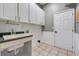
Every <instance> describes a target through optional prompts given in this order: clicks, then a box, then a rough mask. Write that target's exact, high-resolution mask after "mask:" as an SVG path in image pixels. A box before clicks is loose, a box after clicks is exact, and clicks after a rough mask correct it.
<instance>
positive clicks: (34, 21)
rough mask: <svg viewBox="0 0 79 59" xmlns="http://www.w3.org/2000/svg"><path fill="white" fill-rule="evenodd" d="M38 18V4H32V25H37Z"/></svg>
mask: <svg viewBox="0 0 79 59" xmlns="http://www.w3.org/2000/svg"><path fill="white" fill-rule="evenodd" d="M36 17H37V12H36V4H34V3H31V4H30V22H31V23H32V24H36V23H37V22H36V21H37V20H36Z"/></svg>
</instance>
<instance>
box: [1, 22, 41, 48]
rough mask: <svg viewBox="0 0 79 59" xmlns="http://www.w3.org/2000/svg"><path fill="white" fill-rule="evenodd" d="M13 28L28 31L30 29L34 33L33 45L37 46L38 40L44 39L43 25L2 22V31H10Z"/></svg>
mask: <svg viewBox="0 0 79 59" xmlns="http://www.w3.org/2000/svg"><path fill="white" fill-rule="evenodd" d="M12 29H14V30H15V31H26V30H29V31H30V33H32V34H33V40H32V46H33V47H34V46H37V45H38V43H37V40H41V39H42V37H41V36H42V31H41V26H37V25H30V24H20V25H12V24H3V23H0V33H1V32H10V31H11V30H12Z"/></svg>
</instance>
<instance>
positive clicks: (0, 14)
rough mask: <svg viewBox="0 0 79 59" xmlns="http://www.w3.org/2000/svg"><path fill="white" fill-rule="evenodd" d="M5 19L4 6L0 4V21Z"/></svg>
mask: <svg viewBox="0 0 79 59" xmlns="http://www.w3.org/2000/svg"><path fill="white" fill-rule="evenodd" d="M1 18H3V4H2V3H0V19H1Z"/></svg>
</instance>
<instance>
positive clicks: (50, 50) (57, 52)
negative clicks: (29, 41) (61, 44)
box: [32, 43, 75, 56]
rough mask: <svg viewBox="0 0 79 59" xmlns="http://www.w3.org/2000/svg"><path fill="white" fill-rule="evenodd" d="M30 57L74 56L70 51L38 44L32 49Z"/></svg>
mask: <svg viewBox="0 0 79 59" xmlns="http://www.w3.org/2000/svg"><path fill="white" fill-rule="evenodd" d="M32 56H75V54H74V53H73V52H72V51H68V50H64V49H61V48H57V47H54V46H50V45H48V44H45V43H40V45H39V46H37V47H34V48H33V49H32Z"/></svg>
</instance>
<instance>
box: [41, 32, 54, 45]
mask: <svg viewBox="0 0 79 59" xmlns="http://www.w3.org/2000/svg"><path fill="white" fill-rule="evenodd" d="M54 41H55V39H54V32H50V31H44V32H43V39H42V42H43V43H47V44H49V45H52V46H54Z"/></svg>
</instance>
